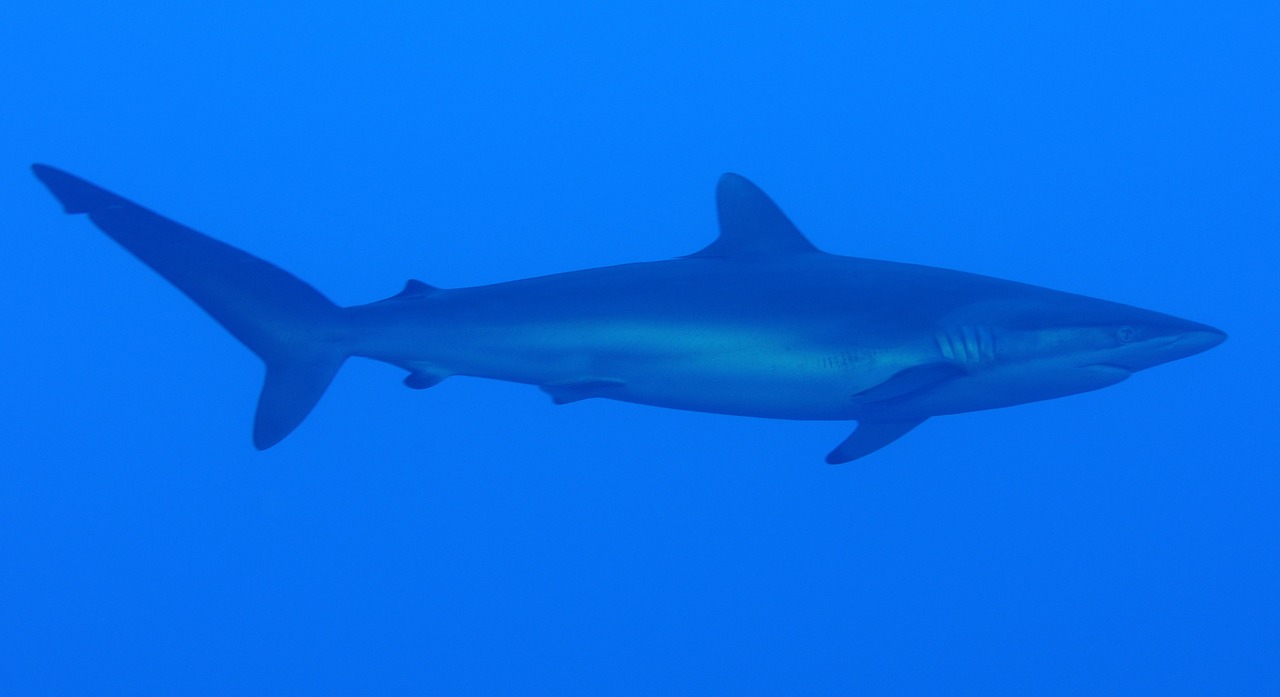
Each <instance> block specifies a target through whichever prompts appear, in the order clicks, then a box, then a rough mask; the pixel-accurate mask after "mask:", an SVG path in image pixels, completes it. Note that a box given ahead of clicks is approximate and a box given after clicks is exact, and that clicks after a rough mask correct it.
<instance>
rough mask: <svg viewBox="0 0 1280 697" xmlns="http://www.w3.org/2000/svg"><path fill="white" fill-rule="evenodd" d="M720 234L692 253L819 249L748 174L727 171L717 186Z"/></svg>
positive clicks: (728, 255) (732, 255) (735, 255)
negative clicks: (747, 176)
mask: <svg viewBox="0 0 1280 697" xmlns="http://www.w3.org/2000/svg"><path fill="white" fill-rule="evenodd" d="M716 212H717V213H718V214H719V218H720V236H719V237H718V238H716V241H715V242H712V243H711V244H710V245H708V246H707V247H706V248H704V249H702V250H701V251H699V252H697V253H695V254H690V255H689V256H690V257H704V258H722V259H759V258H768V257H776V256H780V255H787V254H802V253H810V252H817V251H818V248H817V247H814V246H813V244H812V243H811V242H809V240H807V239H805V236H804V234H802V233H801V232H800V231H799V230H798V229H796V226H795V225H793V224H792V223H791V221H790V220H788V219H787V216H786V214H784V213H783V212H782V210H781V209H780V208H778V205H777V204H776V203H774V202H773V201H772V200H771V199H770V198H769V197H768V196H767V195H766V194H765V193H764V192H763V191H761V190H760V187H758V186H756V185H755V184H752V183H751V182H750V181H748V180H747V178H746V177H743V176H740V175H737V174H733V173H732V172H726V173H725V174H723V175H721V176H720V183H719V184H718V185H717V186H716Z"/></svg>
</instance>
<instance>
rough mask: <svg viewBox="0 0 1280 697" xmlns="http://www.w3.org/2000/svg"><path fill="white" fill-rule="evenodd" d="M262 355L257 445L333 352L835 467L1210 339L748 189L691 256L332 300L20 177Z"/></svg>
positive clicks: (724, 190)
mask: <svg viewBox="0 0 1280 697" xmlns="http://www.w3.org/2000/svg"><path fill="white" fill-rule="evenodd" d="M33 170H34V172H35V174H36V176H37V177H38V178H39V179H40V180H41V181H42V182H43V183H44V184H45V185H46V186H47V187H48V188H49V190H50V191H51V192H52V193H53V194H54V196H56V197H57V198H58V200H59V201H60V202H61V203H62V205H63V207H64V208H65V210H66V211H67V212H68V213H86V214H88V215H89V217H90V219H91V220H92V221H93V223H94V224H95V225H96V226H97V227H98V228H100V229H101V230H102V231H103V232H105V233H106V234H107V235H109V236H110V237H112V238H113V239H114V240H115V241H116V242H118V243H120V244H121V245H122V246H124V247H125V248H126V249H127V250H128V251H129V252H131V253H132V254H134V255H135V256H137V257H138V258H139V259H141V260H142V261H143V262H144V263H146V264H147V265H149V266H150V267H151V268H152V269H154V270H155V271H157V272H158V273H160V274H161V275H162V276H164V277H165V278H166V279H168V280H169V281H170V282H171V283H173V284H174V285H175V286H177V287H178V288H179V289H180V290H181V291H183V292H184V293H185V294H187V295H188V296H189V297H191V298H192V299H193V300H194V301H195V302H196V303H198V304H199V305H200V306H201V307H202V308H203V309H204V310H205V311H206V312H208V313H209V314H210V315H211V316H213V318H214V319H216V320H217V321H218V322H220V323H221V324H222V325H223V326H224V327H225V328H227V329H228V330H229V331H230V332H231V333H232V334H233V335H235V336H236V337H237V338H239V339H240V340H241V341H242V342H243V343H245V344H246V345H247V346H248V347H249V348H250V349H251V350H253V351H254V352H255V353H257V354H258V356H259V357H261V358H262V359H263V361H264V362H265V363H266V379H265V381H264V385H263V390H262V394H261V395H260V397H259V402H258V411H257V416H256V419H255V423H254V444H255V446H256V447H258V448H260V449H261V448H267V447H270V446H272V445H274V444H276V443H277V442H279V441H280V440H281V439H283V438H284V437H285V436H286V435H288V434H289V433H290V432H291V431H292V430H293V429H294V428H295V427H297V426H298V425H299V424H300V423H301V422H302V420H303V419H304V418H305V417H306V415H307V414H308V413H309V412H310V410H311V409H312V407H313V406H314V405H315V403H316V402H317V401H318V400H319V399H320V396H321V395H322V394H323V393H324V391H325V389H326V388H327V387H328V385H329V383H330V381H331V380H332V379H333V376H334V375H335V374H336V372H337V370H338V368H339V367H340V366H341V365H342V363H343V361H345V360H346V359H347V358H348V357H351V356H360V357H366V358H372V359H375V360H380V361H385V362H388V363H391V364H394V365H397V366H399V367H401V368H403V369H405V370H406V371H408V376H407V377H406V378H405V384H406V385H408V386H410V387H414V388H426V387H430V386H432V385H434V384H436V383H438V382H440V381H441V380H443V379H445V378H447V377H450V376H453V375H469V376H476V377H484V378H493V379H498V380H507V381H512V382H519V383H525V384H530V385H536V386H538V387H540V388H541V389H542V390H544V391H545V392H547V393H548V394H549V395H550V396H551V397H552V399H553V400H554V401H555V402H556V403H558V404H563V403H568V402H574V401H578V400H582V399H588V398H595V397H600V398H608V399H617V400H623V401H629V402H637V403H641V404H649V405H654V406H660V407H669V408H674V409H687V410H694V411H705V412H715V413H723V414H737V415H743V416H757V417H768V418H778V419H806V420H810V419H811V420H849V421H857V422H858V424H859V425H858V428H857V429H856V430H855V431H854V433H853V434H852V435H851V436H850V437H849V438H848V439H846V440H845V441H844V442H843V443H841V444H840V445H839V446H837V447H836V448H835V450H833V451H832V452H831V453H830V454H829V455H828V456H827V461H828V462H831V463H839V462H847V461H850V460H854V459H857V458H859V457H862V456H864V455H867V454H869V453H871V452H874V451H876V450H878V449H880V448H881V447H884V446H885V445H888V444H889V443H891V442H893V441H894V440H896V439H897V438H899V437H901V436H902V435H904V434H905V433H907V432H908V431H910V430H911V429H913V428H915V427H916V426H918V425H919V424H920V423H922V422H923V421H925V420H926V419H928V418H930V417H933V416H939V415H945V414H955V413H961V412H969V411H977V410H983V409H993V408H997V407H1005V406H1012V405H1015V404H1023V403H1026V402H1033V401H1038V400H1044V399H1052V398H1056V397H1062V396H1066V395H1071V394H1077V393H1080V392H1087V391H1090V390H1095V389H1099V388H1102V387H1106V386H1108V385H1112V384H1115V383H1118V382H1120V381H1121V380H1124V379H1125V378H1127V377H1128V376H1129V375H1131V374H1132V373H1134V372H1136V371H1139V370H1143V369H1145V368H1149V367H1151V366H1154V365H1158V364H1160V363H1164V362H1168V361H1171V360H1176V359H1178V358H1183V357H1186V356H1190V355H1193V354H1195V353H1199V352H1201V351H1204V350H1207V349H1209V348H1212V347H1213V346H1216V345H1217V344H1219V343H1221V342H1222V341H1223V340H1224V339H1225V338H1226V335H1225V334H1223V333H1222V332H1221V331H1219V330H1217V329H1214V328H1213V327H1210V326H1207V325H1204V324H1199V323H1196V322H1191V321H1188V320H1183V319H1179V318H1177V317H1173V316H1170V315H1165V314H1161V313H1158V312H1152V311H1149V310H1143V309H1140V308H1136V307H1131V306H1128V305H1122V304H1119V303H1113V302H1109V301H1105V300H1099V299H1095V298H1088V297H1084V296H1080V295H1074V294H1070V293H1063V292H1060V291H1054V290H1049V289H1047V288H1041V287H1037V286H1032V285H1027V284H1023V283H1017V282H1013V281H1006V280H1001V279H996V278H991V277H987V276H980V275H975V274H970V273H964V272H960V271H952V270H948V269H939V268H932V267H926V266H918V265H913V264H903V263H896V262H887V261H876V260H871V259H861V258H854V257H844V256H837V255H833V254H827V253H824V252H822V251H820V250H818V249H817V248H816V247H814V246H813V244H811V243H810V242H809V241H808V240H807V239H806V238H805V237H804V235H802V234H801V233H800V231H799V230H798V229H797V228H796V227H795V226H794V225H793V224H792V223H791V222H790V221H789V220H788V219H787V217H786V216H785V215H784V214H783V213H782V211H781V210H780V209H779V208H778V207H777V206H776V205H775V204H774V203H773V201H771V200H770V199H769V197H768V196H766V195H765V194H764V192H762V191H761V190H760V189H758V188H757V187H756V186H755V185H753V184H752V183H751V182H749V181H747V180H746V179H745V178H743V177H740V176H738V175H735V174H726V175H724V176H722V177H721V179H720V182H719V185H718V187H717V192H716V203H717V209H718V214H719V220H720V235H719V237H718V238H717V239H716V240H715V241H714V242H713V243H712V244H711V245H709V246H707V247H706V248H704V249H702V250H701V251H698V252H696V253H694V254H691V255H689V256H686V257H681V258H677V259H671V260H666V261H656V262H642V263H635V264H624V265H620V266H611V267H603V268H596V269H586V270H582V271H573V272H568V273H560V274H554V275H550V276H542V277H537V278H529V279H523V280H517V281H510V282H506V283H498V284H494V285H487V286H478V287H473V288H456V289H441V288H435V287H432V286H430V285H427V284H426V283H422V282H420V281H410V282H409V283H408V284H407V285H406V286H405V289H404V290H403V291H402V292H400V293H399V294H397V295H395V296H392V297H390V298H387V299H385V300H380V301H377V302H374V303H370V304H367V305H359V306H354V307H338V306H337V305H335V304H333V303H332V302H330V301H329V300H328V299H326V298H325V297H324V296H323V295H321V294H320V293H319V292H318V291H316V290H315V289H314V288H312V287H311V286H309V285H307V284H306V283H305V282H303V281H301V280H299V279H297V278H295V277H294V276H292V275H290V274H289V273H287V272H285V271H283V270H281V269H279V268H278V267H276V266H274V265H272V264H270V263H268V262H266V261H263V260H261V259H258V258H256V257H253V256H251V255H249V254H247V253H246V252H243V251H241V250H239V249H236V248H234V247H231V246H229V245H226V244H224V243H222V242H219V241H217V240H214V239H212V238H210V237H207V236H205V235H203V234H201V233H199V232H196V231H195V230H192V229H190V228H187V227H185V226H182V225H180V224H178V223H176V222H173V221H171V220H168V219H166V218H164V217H161V216H160V215H157V214H156V213H153V212H151V211H149V210H147V209H145V208H143V207H141V206H138V205H137V204H135V203H133V202H131V201H128V200H126V199H124V198H122V197H120V196H118V195H116V194H114V193H111V192H109V191H106V190H104V189H102V188H100V187H98V186H96V185H94V184H91V183H89V182H87V181H85V180H83V179H80V178H79V177H76V176H74V175H71V174H68V173H66V172H63V171H61V170H58V169H55V168H52V167H49V166H46V165H34V166H33Z"/></svg>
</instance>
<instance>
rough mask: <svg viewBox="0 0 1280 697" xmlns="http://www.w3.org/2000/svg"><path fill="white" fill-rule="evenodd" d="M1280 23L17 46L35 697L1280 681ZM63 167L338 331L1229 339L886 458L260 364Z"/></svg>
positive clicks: (16, 34) (16, 602)
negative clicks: (740, 240)
mask: <svg viewBox="0 0 1280 697" xmlns="http://www.w3.org/2000/svg"><path fill="white" fill-rule="evenodd" d="M1278 45H1280V5H1277V4H1276V3H1274V2H1238V3H1226V4H1213V3H1190V2H1173V3H1129V4H1121V5H1117V4H1115V3H1092V2H1086V3H1079V2H1076V3H1032V4H1028V3H1012V2H1010V3H967V4H957V3H924V2H906V3H843V4H841V3H807V2H799V3H797V2H786V3H758V2H757V3H753V2H747V3H743V2H734V3H728V2H699V3H687V2H686V3H664V2H657V3H644V4H617V3H586V2H583V3H572V2H548V3H524V4H518V5H513V4H511V3H484V2H480V3H410V2H401V3H395V2H391V3H372V4H366V6H358V5H353V4H351V3H318V4H317V3H311V4H305V5H303V4H296V3H295V4H286V3H268V4H266V5H265V6H264V5H263V4H262V3H215V4H196V3H171V2H170V3H161V2H120V3H90V2H75V1H72V2H40V3H35V2H13V3H8V4H6V5H5V6H4V7H3V8H0V202H3V214H2V215H3V220H4V224H3V230H4V233H3V234H2V235H0V264H2V266H0V269H2V271H3V273H0V284H2V285H0V298H3V300H2V301H0V312H2V313H3V314H2V315H0V326H2V327H3V331H4V334H3V337H4V341H3V344H0V357H2V358H3V365H4V368H5V369H4V374H5V377H4V384H5V386H4V389H3V391H0V400H2V401H0V408H2V409H3V416H4V426H3V428H2V429H0V463H3V465H2V466H0V693H3V694H6V695H178V694H182V695H206V694H207V695H231V694H262V695H267V694H270V695H282V694H351V695H498V694H506V695H579V694H581V695H620V694H648V695H672V694H682V695H683V694H688V695H695V694H696V695H721V694H723V695H923V694H931V695H951V694H970V695H994V694H1016V695H1084V694H1089V695H1098V694H1117V695H1171V694H1216V695H1270V694H1280V593H1277V588H1280V571H1278V563H1277V559H1278V552H1280V548H1278V544H1277V543H1278V542H1280V516H1278V515H1277V500H1278V498H1280V452H1278V451H1280V448H1278V447H1277V438H1276V432H1277V431H1276V429H1277V427H1276V422H1277V417H1278V416H1280V398H1278V397H1277V393H1278V390H1277V388H1278V387H1280V370H1278V368H1277V366H1278V361H1277V349H1276V342H1277V339H1278V337H1280V312H1278V311H1277V309H1276V303H1277V299H1278V298H1280V274H1277V270H1276V269H1277V262H1280V244H1278V243H1277V237H1278V235H1277V232H1280V135H1278V134H1280V129H1278V128H1277V124H1280V51H1278V50H1277V46H1278ZM32 162H48V163H50V164H53V165H56V166H59V167H62V168H65V169H67V170H69V171H71V172H74V173H76V174H79V175H81V176H84V177H86V178H88V179H90V180H92V181H94V182H97V183H99V184H101V185H103V186H105V187H107V188H109V189H111V190H113V191H117V192H120V193H121V194H123V195H125V196H128V197H130V198H132V199H134V200H136V201H138V202H139V203H142V204H143V205H146V206H148V207H151V208H153V209H155V210H157V211H159V212H161V213H164V214H166V215H168V216H170V217H173V218H175V219H177V220H179V221H182V222H184V223H186V224H189V225H191V226H193V227H195V228H197V229H199V230H201V231H203V232H206V233H208V234H210V235H213V236H215V237H218V238H220V239H223V240H226V241H228V242H230V243H231V244H234V245H236V246H239V247H242V248H244V249H246V250H248V251H250V252H251V253H253V254H256V255H259V256H261V257H263V258H266V259H268V260H271V261H273V262H275V263H277V264H279V265H280V266H282V267H284V268H286V269H288V270H290V271H291V272H293V273H295V274H297V275H298V276H299V277H301V278H303V279H305V280H307V281H308V282H310V283H312V284H313V285H315V286H316V287H317V288H318V289H320V290H321V291H323V292H324V293H326V294H328V295H329V297H331V298H333V299H334V300H335V301H337V302H339V303H340V304H357V303H363V302H368V301H371V300H375V299H378V298H382V297H386V296H388V295H392V294H394V293H395V292H397V291H398V290H399V289H400V288H401V287H402V285H403V283H404V281H405V280H406V279H408V278H418V279H422V280H424V281H426V282H428V283H431V284H434V285H438V286H443V287H457V286H467V285H478V284H484V283H492V282H497V281H504V280H510V279H514V278H522V277H527V276H535V275H541V274H547V273H554V272H559V271H567V270H573V269H579V268H586V267H593V266H603V265H608V264H617V263H625V262H630V261H641V260H653V259H662V258H668V257H673V256H677V255H682V254H688V253H691V252H693V251H696V250H698V249H700V248H702V247H703V246H705V245H706V244H707V243H708V242H710V241H711V239H713V238H714V235H715V232H716V221H715V209H714V206H713V198H712V194H713V189H714V185H715V181H716V178H717V177H718V176H719V174H720V173H721V172H723V171H736V172H740V173H742V174H744V175H746V176H748V177H750V178H751V179H752V180H754V181H755V182H757V183H758V184H760V185H761V186H762V187H763V188H764V189H765V191H767V192H769V193H770V194H771V195H772V196H773V197H774V199H775V200H777V202H778V203H779V204H780V205H781V206H782V208H783V209H784V210H785V211H787V213H788V214H789V215H790V217H791V218H792V220H794V221H795V222H796V224H797V225H798V226H799V227H800V229H801V230H803V231H805V233H806V234H807V235H808V236H809V238H810V239H811V240H812V241H813V242H814V243H815V244H816V245H818V246H819V247H821V248H823V249H825V250H828V251H831V252H834V253H838V254H846V255H854V256H865V257H872V258H877V259H888V260H895V261H906V262H914V263H922V264H929V265H935V266H943V267H948V268H955V269H961V270H966V271H973V272H978V273H983V274H988V275H992V276H997V277H1001V278H1009V279H1014V280H1019V281H1025V282H1029V283H1035V284H1038V285H1043V286H1048V287H1050V288H1055V289H1059V290H1066V291H1072V292H1077V293H1082V294H1085V295H1091V296H1096V297H1100V298H1105V299H1108V300H1115V301H1119V302H1124V303H1129V304H1133V305H1137V306H1139V307H1144V308H1150V309H1153V310H1159V311H1162V312H1168V313H1170V314H1174V315H1177V316H1180V317H1186V318H1189V319H1193V320H1196V321H1200V322H1205V323H1208V324H1211V325H1214V326H1217V327H1220V328H1221V329H1223V330H1225V331H1226V332H1227V333H1228V334H1230V335H1231V339H1230V340H1229V341H1227V343H1226V344H1224V345H1223V346H1221V347H1219V348H1217V349H1214V350H1212V351H1210V352H1208V353H1205V354H1203V355H1199V356H1194V357H1192V358H1188V359H1186V360H1182V361H1178V362H1175V363H1171V364H1169V365H1165V366H1161V367H1158V368H1155V369H1153V370H1151V371H1149V372H1144V373H1141V374H1139V375H1136V376H1135V377H1133V378H1132V379H1130V380H1129V381H1127V382H1125V383H1123V384H1121V385H1118V386H1115V387H1111V388H1107V389H1105V390H1101V391H1099V392H1093V393H1089V394H1084V395H1079V396H1075V397H1070V398H1066V399H1061V400H1054V401H1050V402H1042V403H1038V404H1033V405H1028V406H1022V407H1016V408H1012V409H1005V410H998V411H988V412H979V413H974V414H967V415H961V416H952V417H945V418H938V419H934V420H931V421H930V422H928V423H927V424H925V425H924V426H922V427H921V428H919V429H918V430H917V431H916V432H913V433H912V434H910V435H908V436H907V437H905V438H903V439H902V440H901V441H900V442H897V443H895V444H893V445H892V446H890V447H888V448H886V449H885V450H883V451H881V452H879V453H876V454H874V455H872V456H870V457H868V458H866V459H864V460H860V461H857V462H854V463H850V464H847V465H841V466H834V467H833V466H828V465H826V464H823V462H822V456H823V455H824V454H825V453H826V452H827V451H828V450H830V448H831V447H833V446H834V445H835V444H836V443H837V442H839V441H840V440H841V439H843V438H844V437H845V436H846V435H847V433H848V431H849V429H850V426H851V424H846V423H832V422H783V421H766V420H756V419H748V418H739V417H729V416H716V415H707V414H696V413H688V412H678V411H667V410H661V409H655V408H650V407H642V406H637V405H632V404H623V403H618V402H610V401H604V400H590V401H586V402H582V403H579V404H573V405H567V406H562V407H553V406H551V405H550V404H549V400H548V399H547V397H546V396H545V395H543V394H541V393H540V392H538V391H537V390H535V389H532V388H530V387H527V386H521V385H513V384H507V383H497V382H488V381H483V380H475V379H466V378H455V379H453V380H449V381H446V382H445V383H444V384H442V385H440V386H438V387H435V388H433V389H431V390H428V391H425V392H415V391H411V390H406V389H404V387H403V386H401V385H400V384H399V381H400V378H401V377H402V372H401V371H398V370H396V369H394V368H391V367H389V366H386V365H382V364H375V363H372V362H367V361H351V362H349V363H348V365H347V367H346V368H345V369H344V370H343V371H342V373H341V374H340V375H339V377H338V379H337V380H336V382H335V383H334V385H333V386H332V388H331V389H330V390H329V393H328V394H327V395H326V396H325V398H324V399H323V400H322V401H321V402H320V405H319V407H318V408H317V409H316V411H315V412H314V413H313V414H312V416H311V417H310V418H309V419H308V420H307V422H306V423H304V424H303V425H302V426H301V427H300V428H299V429H298V431H297V432H296V433H294V434H293V435H292V436H291V437H290V438H288V439H287V440H285V441H284V442H283V443H282V444H280V445H279V446H277V447H275V448H273V449H271V450H269V451H265V452H257V451H255V450H254V449H253V448H252V447H251V444H250V439H249V433H250V425H251V423H252V414H253V407H254V403H255V400H256V394H257V390H258V387H259V384H260V381H261V368H260V365H259V363H258V361H257V359H256V358H255V357H254V356H253V355H252V354H250V353H249V352H248V351H246V350H245V349H244V348H243V347H242V346H240V345H239V344H238V343H237V342H236V341H235V340H234V339H232V338H231V337H230V336H229V335H227V334H226V332H224V331H223V330H222V329H221V328H220V327H218V326H217V325H216V324H214V323H213V322H212V321H210V320H209V319H208V318H207V317H206V316H205V315H204V314H203V313H201V312H200V311H199V310H198V309H197V308H196V307H195V306H194V305H192V304H191V303H190V302H189V301H188V300H187V299H186V298H184V297H182V296H181V295H180V294H179V293H177V292H175V291H174V290H173V289H172V288H170V287H169V286H168V285H167V284H166V283H165V282H164V281H163V280H162V279H160V278H159V277H158V276H156V275H155V274H154V273H152V272H151V271H150V270H148V269H146V268H144V267H143V266H141V265H140V264H138V263H137V262H136V261H135V260H134V259H133V258H131V257H129V256H128V255H127V254H125V253H123V252H122V251H121V250H120V249H119V248H118V247H116V246H115V245H114V244H112V243H111V242H110V241H109V240H108V239H106V238H105V237H104V236H103V235H101V234H100V233H98V232H97V231H96V230H94V229H92V228H91V226H90V225H89V224H88V223H87V222H86V221H85V220H84V219H83V218H82V217H81V218H69V217H66V216H64V215H62V213H61V211H60V209H59V207H58V206H57V204H56V202H55V201H54V200H53V199H52V198H51V197H50V196H49V195H48V193H47V192H46V191H45V190H44V188H43V187H41V186H40V184H39V183H38V182H37V181H36V179H35V178H33V177H32V176H31V173H30V170H29V169H28V167H29V165H30V164H31V163H32Z"/></svg>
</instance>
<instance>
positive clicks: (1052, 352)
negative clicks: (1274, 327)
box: [992, 293, 1227, 374]
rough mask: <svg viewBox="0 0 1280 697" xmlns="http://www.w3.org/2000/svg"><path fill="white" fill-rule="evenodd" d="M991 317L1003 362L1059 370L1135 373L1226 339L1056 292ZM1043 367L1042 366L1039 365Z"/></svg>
mask: <svg viewBox="0 0 1280 697" xmlns="http://www.w3.org/2000/svg"><path fill="white" fill-rule="evenodd" d="M1055 295H1058V296H1059V297H1057V298H1054V299H1053V301H1052V302H1051V303H1042V302H1034V301H1033V302H1031V303H1028V306H1027V307H1024V308H1023V311H1021V312H1013V313H1009V314H1006V315H1005V316H1004V317H1002V318H992V319H993V323H992V326H993V332H994V334H995V336H996V337H997V338H996V344H997V346H999V347H1000V349H999V352H1000V354H1001V355H1002V357H1003V358H1004V359H1005V360H1006V361H1010V362H1030V363H1041V364H1051V365H1055V366H1057V367H1058V368H1060V369H1067V370H1070V369H1073V368H1075V369H1093V368H1110V369H1114V370H1117V371H1124V372H1126V373H1130V374H1131V373H1136V372H1138V371H1139V370H1146V369H1147V368H1151V367H1153V366H1157V365H1160V364H1162V363H1168V362H1169V361H1175V360H1178V359H1180V358H1186V357H1188V356H1193V355H1195V354H1197V353H1200V352H1202V351H1207V350H1209V349H1211V348H1213V347H1214V346H1217V345H1218V344H1221V343H1222V342H1223V341H1225V340H1226V338H1227V335H1226V334H1225V333H1224V332H1222V331H1221V330H1218V329H1216V328H1214V327H1211V326H1209V325H1207V324H1200V323H1199V322H1192V321H1190V320H1185V319H1182V318H1180V317H1174V316H1172V315H1166V314H1163V313H1160V312H1153V311H1151V310H1144V309H1141V308H1137V307H1132V306H1129V305H1122V304H1120V303H1113V302H1108V301H1105V300H1097V299H1094V298H1085V297H1080V296H1069V297H1070V300H1069V301H1067V302H1064V300H1063V298H1062V297H1061V295H1064V294H1056V293H1055ZM1044 367H1047V366H1044Z"/></svg>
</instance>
